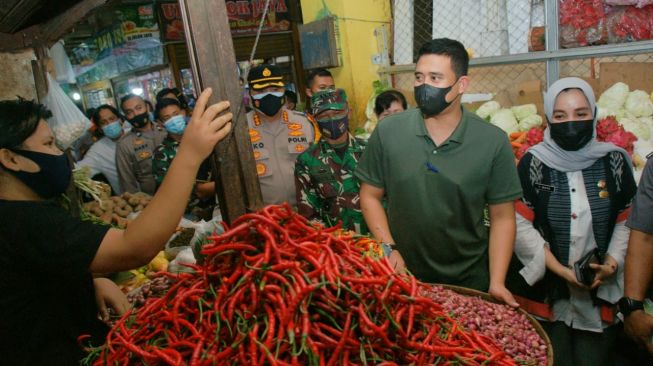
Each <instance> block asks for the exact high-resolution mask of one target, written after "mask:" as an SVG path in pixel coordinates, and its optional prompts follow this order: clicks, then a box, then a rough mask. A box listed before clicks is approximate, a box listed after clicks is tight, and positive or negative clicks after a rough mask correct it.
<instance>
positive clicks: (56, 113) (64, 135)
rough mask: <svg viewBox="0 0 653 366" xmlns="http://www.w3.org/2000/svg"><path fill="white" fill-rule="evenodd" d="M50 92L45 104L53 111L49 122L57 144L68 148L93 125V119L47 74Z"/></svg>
mask: <svg viewBox="0 0 653 366" xmlns="http://www.w3.org/2000/svg"><path fill="white" fill-rule="evenodd" d="M47 78H48V94H47V95H46V96H45V98H43V104H45V106H46V107H47V108H48V109H49V110H50V111H52V118H50V119H49V120H48V124H49V125H50V128H51V129H52V132H53V133H54V136H55V137H56V140H57V145H59V147H61V148H62V149H64V150H65V149H68V148H69V147H70V145H72V143H73V142H75V140H77V139H78V138H80V137H81V136H82V135H83V134H84V132H85V131H86V130H88V128H89V127H90V126H91V121H89V120H88V118H86V116H85V115H84V113H82V111H80V110H79V108H77V106H76V105H75V103H73V101H72V100H71V99H70V97H68V95H66V93H65V92H64V91H63V89H61V87H60V86H59V84H58V83H57V82H56V80H54V78H52V76H51V75H50V74H47Z"/></svg>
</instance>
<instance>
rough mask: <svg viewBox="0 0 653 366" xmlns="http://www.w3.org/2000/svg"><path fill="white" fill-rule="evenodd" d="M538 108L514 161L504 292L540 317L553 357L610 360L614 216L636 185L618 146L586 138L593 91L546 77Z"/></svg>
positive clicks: (620, 258)
mask: <svg viewBox="0 0 653 366" xmlns="http://www.w3.org/2000/svg"><path fill="white" fill-rule="evenodd" d="M544 110H545V111H544V112H545V114H546V117H547V120H548V128H547V129H546V130H545V132H544V141H543V142H542V143H540V144H538V145H535V146H534V147H533V148H531V149H530V150H528V152H527V153H526V154H525V155H524V157H523V158H522V159H521V160H520V162H519V166H518V171H519V177H520V180H521V184H522V188H523V190H524V197H523V198H522V199H521V200H520V201H518V203H517V205H516V209H517V237H516V242H515V254H516V255H517V258H518V259H519V262H521V265H520V266H519V267H521V268H520V270H519V275H518V276H517V277H518V278H517V279H518V281H519V282H521V284H519V285H516V287H521V289H519V290H518V289H515V288H513V291H516V292H517V293H518V294H521V295H523V296H524V297H525V298H523V299H521V300H522V301H521V304H522V307H523V308H524V309H525V310H527V311H529V312H531V313H532V314H533V315H535V316H537V317H538V318H539V319H540V320H542V322H541V323H542V326H543V327H544V329H545V330H546V332H547V333H548V335H549V337H550V338H551V342H552V344H553V350H554V355H555V361H554V363H555V364H556V365H575V366H578V365H613V364H614V362H613V360H612V352H611V348H612V347H611V346H612V345H613V343H614V340H615V336H616V332H617V328H616V326H615V318H614V304H615V303H616V302H617V301H618V300H619V298H620V297H621V296H623V267H624V256H625V254H626V248H627V243H628V234H629V231H628V228H627V227H626V226H625V225H624V224H625V219H626V217H627V216H628V211H629V205H630V202H631V199H632V198H633V196H634V194H635V191H636V189H637V187H636V184H635V181H634V179H633V174H632V163H631V161H630V158H629V157H628V154H627V153H626V151H624V150H623V149H621V148H618V147H617V146H615V145H612V144H607V143H601V142H598V141H597V140H596V106H595V97H594V93H593V91H592V88H591V87H590V86H589V84H587V83H586V82H585V81H583V80H582V79H579V78H564V79H560V80H558V81H556V82H555V83H553V85H551V87H550V88H549V90H548V91H547V93H546V94H545V96H544ZM577 269H578V271H577ZM579 277H580V278H579Z"/></svg>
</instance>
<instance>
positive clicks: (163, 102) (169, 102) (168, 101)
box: [154, 98, 183, 122]
mask: <svg viewBox="0 0 653 366" xmlns="http://www.w3.org/2000/svg"><path fill="white" fill-rule="evenodd" d="M171 105H176V106H177V107H179V109H183V108H182V107H181V103H179V101H178V100H177V99H172V98H163V99H161V100H159V101H158V102H157V103H156V109H155V110H154V118H156V119H158V120H160V119H159V114H160V113H161V110H163V108H166V107H170V106H171ZM161 122H163V121H161Z"/></svg>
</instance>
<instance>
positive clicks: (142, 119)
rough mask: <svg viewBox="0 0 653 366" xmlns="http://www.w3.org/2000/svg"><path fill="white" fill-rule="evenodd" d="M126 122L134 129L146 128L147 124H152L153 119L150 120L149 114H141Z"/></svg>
mask: <svg viewBox="0 0 653 366" xmlns="http://www.w3.org/2000/svg"><path fill="white" fill-rule="evenodd" d="M128 121H129V123H131V125H132V126H134V128H143V127H145V126H147V124H148V123H150V122H154V118H152V115H151V114H150V112H143V113H141V114H139V115H137V116H134V118H132V119H130V120H128Z"/></svg>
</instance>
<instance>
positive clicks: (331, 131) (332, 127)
mask: <svg viewBox="0 0 653 366" xmlns="http://www.w3.org/2000/svg"><path fill="white" fill-rule="evenodd" d="M317 125H318V126H319V127H320V131H322V134H324V136H326V137H328V138H330V139H332V140H337V139H338V138H339V137H340V136H342V135H344V134H345V133H347V131H348V128H349V116H348V115H344V116H342V117H338V118H323V119H318V120H317Z"/></svg>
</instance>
